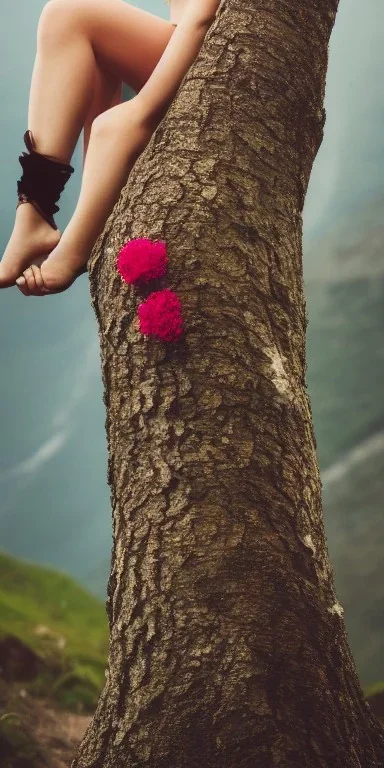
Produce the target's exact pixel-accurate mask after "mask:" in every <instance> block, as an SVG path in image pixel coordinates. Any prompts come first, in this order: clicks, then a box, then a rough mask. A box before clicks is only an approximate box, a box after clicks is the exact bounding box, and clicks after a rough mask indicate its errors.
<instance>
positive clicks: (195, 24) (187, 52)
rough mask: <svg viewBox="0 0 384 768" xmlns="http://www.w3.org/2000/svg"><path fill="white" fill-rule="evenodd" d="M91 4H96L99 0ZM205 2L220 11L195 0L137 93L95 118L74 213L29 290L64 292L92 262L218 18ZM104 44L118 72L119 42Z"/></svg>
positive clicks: (101, 48)
mask: <svg viewBox="0 0 384 768" xmlns="http://www.w3.org/2000/svg"><path fill="white" fill-rule="evenodd" d="M54 1H55V2H56V3H58V2H61V1H62V0H54ZM111 1H112V0H109V2H111ZM117 1H118V0H117ZM65 2H66V3H67V2H68V0H65ZM77 2H78V0H77ZM83 2H85V0H83ZM91 2H93V3H95V0H91ZM207 2H208V3H209V2H210V3H211V5H212V8H213V9H214V10H216V9H217V7H218V4H219V3H218V0H194V3H193V4H191V5H190V6H188V7H187V9H186V11H185V12H184V15H183V17H182V20H181V22H180V23H179V25H178V29H177V30H176V32H175V28H174V27H172V26H171V25H170V24H169V27H170V28H171V30H170V34H169V38H171V37H172V40H169V42H168V45H167V46H166V47H165V50H164V51H163V54H162V56H161V58H160V60H159V61H158V63H157V65H156V66H155V68H154V70H153V72H152V74H151V76H150V77H149V78H148V79H147V80H146V81H145V84H144V85H143V87H142V88H141V89H138V90H139V93H138V95H137V96H136V97H135V98H134V99H132V100H131V101H130V102H128V103H126V104H120V105H118V106H116V107H113V108H112V109H109V110H107V111H106V112H104V113H103V114H101V115H100V116H99V117H98V118H97V119H96V120H95V121H94V122H93V124H92V129H91V139H90V144H89V149H88V153H87V158H86V162H85V167H84V174H83V181H82V187H81V192H80V197H79V202H78V205H77V207H76V211H75V213H74V216H73V217H72V219H71V221H70V223H69V225H68V227H67V229H66V231H65V233H64V235H63V238H62V239H61V241H60V243H59V245H58V246H57V247H56V248H55V249H54V251H53V252H52V254H51V255H50V256H49V257H48V259H46V260H45V261H44V263H43V264H42V266H41V270H39V269H37V268H36V270H35V269H30V270H26V271H25V272H24V276H25V278H26V280H27V283H26V285H25V288H26V290H28V291H29V292H30V293H32V294H34V295H42V293H41V291H42V289H43V287H44V285H45V287H46V288H48V289H49V290H51V291H53V292H57V291H58V290H65V288H67V287H69V285H70V284H71V282H73V280H74V279H75V277H76V275H77V273H78V271H79V268H80V267H81V266H83V265H84V264H85V263H86V261H87V260H88V258H89V254H90V251H91V249H92V246H93V244H94V242H95V239H96V238H97V236H98V235H99V234H100V232H101V231H102V229H103V227H104V226H105V222H106V219H107V218H108V216H109V214H110V213H111V211H112V208H113V205H114V203H115V202H116V200H117V199H118V196H119V194H120V192H121V188H122V186H123V184H124V182H125V181H126V179H127V176H128V174H129V172H130V169H131V168H132V166H133V164H134V162H135V161H136V159H137V157H138V155H139V154H140V153H141V152H142V150H143V149H144V147H145V146H146V144H147V143H148V141H149V139H150V137H151V135H152V133H153V131H154V129H155V128H156V126H157V125H158V123H159V122H160V120H161V119H162V117H163V116H164V114H165V113H166V111H167V109H168V107H169V105H170V102H171V101H172V99H173V98H174V96H175V95H176V92H177V90H178V87H179V85H180V83H181V81H182V79H183V77H184V76H185V74H186V73H187V71H188V69H189V67H190V66H191V64H192V63H193V61H194V60H195V58H196V56H197V54H198V52H199V50H200V48H201V45H202V43H203V41H204V38H205V35H206V32H207V30H208V28H209V26H210V25H211V23H212V21H213V18H214V10H213V11H211V10H210V9H209V10H207ZM104 3H105V0H104ZM166 24H167V23H166ZM167 26H168V24H167ZM173 35H174V38H173ZM105 43H106V37H105V35H104V36H103V37H102V39H101V40H98V41H97V45H96V50H97V53H98V55H99V56H101V57H102V58H103V57H106V58H107V60H108V66H109V68H110V69H111V71H114V59H113V56H114V55H115V50H116V40H113V47H112V50H106V47H105ZM126 43H127V41H126V40H124V44H125V45H126ZM125 45H124V47H125ZM47 154H48V153H47ZM36 273H38V274H36ZM23 292H24V290H23Z"/></svg>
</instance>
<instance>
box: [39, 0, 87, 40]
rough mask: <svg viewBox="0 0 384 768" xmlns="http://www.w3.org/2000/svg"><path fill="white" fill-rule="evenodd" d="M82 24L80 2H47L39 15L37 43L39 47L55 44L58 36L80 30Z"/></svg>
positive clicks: (52, 0) (76, 0) (63, 0)
mask: <svg viewBox="0 0 384 768" xmlns="http://www.w3.org/2000/svg"><path fill="white" fill-rule="evenodd" d="M83 22H84V16H83V13H82V0H49V2H48V3H46V5H45V6H44V8H43V10H42V12H41V14H40V19H39V24H38V29H37V41H38V43H39V44H40V45H49V44H50V43H52V42H53V43H56V42H57V38H58V36H60V37H63V36H64V35H65V34H66V33H67V32H68V31H73V30H74V29H75V30H76V29H81V28H82V25H83Z"/></svg>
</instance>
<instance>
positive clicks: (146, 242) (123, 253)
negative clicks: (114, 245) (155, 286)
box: [116, 237, 167, 283]
mask: <svg viewBox="0 0 384 768" xmlns="http://www.w3.org/2000/svg"><path fill="white" fill-rule="evenodd" d="M116 268H117V271H118V272H119V273H120V275H121V277H122V278H123V280H125V282H126V283H147V282H148V281H149V280H154V279H155V278H157V277H162V276H163V275H164V274H165V272H166V269H167V250H166V243H165V242H164V240H150V239H149V238H148V237H136V238H135V239H134V240H128V241H127V242H126V243H125V245H123V247H122V248H121V250H120V251H119V255H118V257H117V261H116Z"/></svg>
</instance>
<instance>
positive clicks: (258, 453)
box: [72, 0, 384, 768]
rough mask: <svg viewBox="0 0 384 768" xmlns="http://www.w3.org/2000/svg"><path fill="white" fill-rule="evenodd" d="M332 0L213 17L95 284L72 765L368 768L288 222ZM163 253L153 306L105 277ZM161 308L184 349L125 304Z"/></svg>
mask: <svg viewBox="0 0 384 768" xmlns="http://www.w3.org/2000/svg"><path fill="white" fill-rule="evenodd" d="M337 4H338V2H337V0H236V1H235V0H223V2H222V4H221V6H220V9H219V12H218V14H217V18H216V20H215V22H214V24H213V25H212V27H211V28H210V30H209V32H208V34H207V36H206V39H205V41H204V44H203V48H202V49H201V51H200V53H199V56H198V58H197V60H196V61H195V62H194V64H193V66H192V67H191V68H190V70H189V72H188V74H187V75H186V77H185V78H184V80H183V83H182V84H181V87H180V89H179V91H178V94H177V96H176V99H175V100H174V102H173V104H172V105H171V106H170V108H169V110H168V112H167V114H166V116H165V118H164V119H163V121H162V122H161V124H160V125H159V126H158V128H157V130H156V131H155V133H154V135H153V136H152V138H151V140H150V142H149V144H148V146H147V147H146V149H145V151H144V152H143V154H142V155H141V156H140V157H139V159H138V161H137V163H136V165H135V166H134V168H133V170H132V172H131V174H130V177H129V179H128V183H127V185H126V187H125V188H124V190H123V191H122V194H121V197H120V200H119V202H118V203H117V205H116V206H115V209H114V211H113V213H112V215H111V216H110V218H109V220H108V222H107V225H106V228H105V230H104V233H103V235H102V236H101V237H100V238H99V240H98V242H97V243H96V246H95V249H94V252H93V254H92V257H91V260H90V263H89V272H90V287H91V300H92V305H93V308H94V311H95V313H96V317H97V321H98V327H99V335H100V343H101V363H102V375H103V384H104V402H105V406H106V432H107V439H108V450H109V459H108V483H109V485H110V488H111V504H112V512H113V542H114V544H113V553H112V569H111V575H110V579H109V583H108V599H107V611H108V617H109V624H110V654H109V662H108V670H107V672H106V684H105V688H104V690H103V692H102V694H101V697H100V700H99V704H98V707H97V710H96V713H95V715H94V717H93V720H92V722H91V724H90V726H89V728H88V729H87V732H86V734H85V737H84V739H83V742H82V744H81V747H80V749H79V752H78V754H77V757H76V759H75V760H74V762H73V764H72V765H73V768H251V766H252V768H253V767H254V766H259V767H260V768H261V767H262V768H269V767H270V766H271V767H272V766H273V767H275V766H276V767H277V766H278V768H288V767H291V766H292V768H293V767H295V768H298V766H300V767H303V766H308V768H317V767H318V766H319V767H320V766H321V768H331V767H332V768H358V767H360V768H378V767H379V766H382V765H383V764H384V731H383V728H382V726H381V725H380V723H379V721H378V720H377V718H376V717H375V716H374V714H373V713H372V711H371V709H370V707H369V705H368V704H367V703H366V702H365V700H364V696H363V692H362V690H361V687H360V684H359V680H358V676H357V672H356V668H355V664H354V660H353V658H352V655H351V651H350V649H349V646H348V639H347V636H346V631H345V625H344V620H343V608H342V606H341V605H340V603H339V601H338V599H337V595H336V594H335V588H334V581H333V571H332V567H331V564H330V562H329V555H328V550H327V543H326V536H325V531H324V525H323V517H322V504H321V480H320V474H319V467H318V460H317V454H316V440H315V435H314V432H313V424H312V413H311V405H310V400H309V397H308V394H307V391H306V388H307V384H306V353H305V338H306V337H305V334H306V327H307V313H306V306H305V297H304V294H303V277H302V209H303V203H304V197H305V194H306V189H307V185H308V180H309V176H310V172H311V168H312V164H313V160H314V158H315V155H316V153H317V150H318V148H319V146H320V143H321V140H322V136H323V126H324V119H325V115H324V109H323V98H324V89H325V77H326V68H327V52H328V42H329V37H330V33H331V30H332V27H333V24H334V20H335V15H336V10H337ZM134 237H150V238H153V239H164V240H166V242H167V246H168V258H169V267H168V272H167V275H166V276H165V277H164V278H162V279H161V280H158V281H154V282H153V284H151V285H149V286H146V287H145V289H140V290H138V289H137V288H136V287H132V286H129V285H127V284H125V283H123V282H122V281H121V279H120V276H119V275H118V273H117V271H116V267H115V261H116V257H117V254H118V252H119V250H120V248H121V246H122V245H123V244H124V243H125V242H126V241H127V240H128V239H131V238H134ZM164 287H169V288H172V289H173V290H175V291H176V292H177V293H178V295H179V297H180V298H181V301H182V305H183V315H184V327H185V333H184V336H183V337H182V339H181V340H180V341H178V342H177V343H168V344H167V343H163V342H159V341H156V340H153V339H148V338H147V337H144V336H143V335H141V334H140V333H139V331H138V324H137V320H136V310H137V305H138V303H139V302H140V301H142V300H143V298H145V297H146V296H147V295H148V294H149V293H151V292H152V291H153V290H158V289H159V288H164Z"/></svg>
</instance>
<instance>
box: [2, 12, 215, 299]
mask: <svg viewBox="0 0 384 768" xmlns="http://www.w3.org/2000/svg"><path fill="white" fill-rule="evenodd" d="M174 2H175V3H176V5H175V10H173V9H172V12H171V18H172V13H173V19H172V21H173V24H175V23H177V24H178V26H177V28H176V27H175V26H173V25H172V23H171V22H168V21H165V20H164V19H161V18H159V17H157V16H154V15H152V14H150V13H148V12H146V11H142V10H141V9H139V8H136V7H134V6H131V5H129V4H127V3H125V2H122V0H50V2H48V3H47V4H46V6H45V7H44V9H43V12H42V14H41V16H40V21H39V27H38V36H37V54H36V61H35V66H34V71H33V75H32V83H31V94H30V103H29V114H28V128H29V129H30V130H31V131H32V134H33V137H34V140H35V143H36V151H38V152H40V153H42V154H46V155H49V156H51V157H55V158H57V159H58V160H61V161H62V162H65V163H68V162H70V159H71V156H72V154H73V151H74V148H75V146H76V142H77V140H78V137H79V135H80V132H81V130H82V129H83V128H84V154H85V162H84V169H83V177H82V185H81V192H80V196H79V200H78V204H77V206H76V210H75V212H74V215H73V217H72V219H71V221H70V222H69V224H68V226H67V228H66V230H65V232H64V234H63V236H61V234H60V233H59V232H58V231H57V230H53V229H52V228H51V227H50V225H49V224H48V223H47V222H45V220H44V219H43V218H42V217H41V216H40V215H39V214H38V212H37V211H36V210H35V209H34V207H33V206H32V205H31V204H30V203H23V204H22V205H20V206H19V207H18V209H17V211H16V220H15V226H14V229H13V232H12V235H11V238H10V241H9V243H8V246H7V248H6V251H5V253H4V256H3V259H2V261H1V264H0V287H9V286H10V285H14V284H15V279H16V278H17V277H18V276H20V275H21V274H22V276H23V278H24V282H23V283H22V284H18V287H19V290H20V291H21V292H22V293H23V294H24V295H25V296H29V295H34V296H44V295H47V294H48V293H58V292H61V291H63V290H66V289H67V288H69V286H70V285H71V284H72V283H73V281H74V280H75V279H76V277H77V276H78V275H79V274H81V273H82V272H83V271H86V263H87V261H88V259H89V256H90V253H91V251H92V248H93V245H94V243H95V240H96V239H97V237H98V235H99V234H100V232H102V230H103V228H104V226H105V222H106V220H107V218H108V216H109V215H110V213H111V211H112V210H113V206H114V204H115V203H116V201H117V199H118V197H119V194H120V192H121V189H122V187H123V185H124V184H125V183H126V180H127V177H128V175H129V172H130V170H131V168H132V167H133V165H134V163H135V162H136V160H137V157H138V156H139V155H140V153H141V152H142V151H143V149H144V148H145V146H146V145H147V143H148V141H149V139H150V137H151V135H152V133H153V131H154V130H155V128H156V127H157V125H158V124H159V122H160V121H161V119H162V118H163V116H164V115H165V113H166V111H167V109H168V107H169V105H170V103H171V101H172V100H173V98H174V96H175V94H176V92H177V90H178V87H179V85H180V82H181V80H182V79H183V77H184V75H185V74H186V72H187V71H188V69H189V67H190V66H191V64H192V63H193V61H194V59H195V58H196V55H197V53H198V51H199V50H200V47H201V45H202V42H203V40H204V37H205V34H206V32H207V30H208V28H209V26H210V25H211V23H212V21H213V19H214V15H215V12H216V10H217V7H218V0H193V3H189V4H185V5H182V3H183V2H184V3H187V2H188V0H174ZM122 81H125V82H128V83H129V84H130V85H131V86H132V88H133V89H134V90H135V91H136V94H137V95H136V96H135V97H134V98H133V99H131V100H130V101H129V102H126V103H123V104H121V103H119V102H120V94H121V82H122ZM58 82H60V89H58V88H57V83H58ZM63 93H65V98H63ZM18 282H19V281H18Z"/></svg>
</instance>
